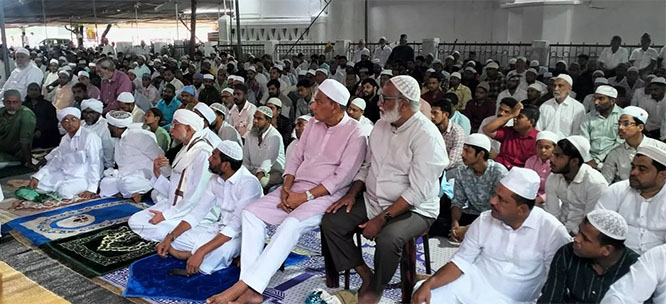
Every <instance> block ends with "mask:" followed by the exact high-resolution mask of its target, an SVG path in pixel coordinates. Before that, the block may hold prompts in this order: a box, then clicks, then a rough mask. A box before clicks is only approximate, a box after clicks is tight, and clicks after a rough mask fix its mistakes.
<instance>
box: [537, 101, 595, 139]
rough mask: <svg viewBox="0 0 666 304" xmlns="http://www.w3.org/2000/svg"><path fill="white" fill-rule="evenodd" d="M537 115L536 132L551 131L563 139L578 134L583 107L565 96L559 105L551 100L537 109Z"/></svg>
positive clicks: (583, 113) (583, 112)
mask: <svg viewBox="0 0 666 304" xmlns="http://www.w3.org/2000/svg"><path fill="white" fill-rule="evenodd" d="M539 113H540V114H539V121H538V122H537V125H536V128H537V130H540V131H551V132H553V133H556V134H557V135H559V136H560V137H561V138H564V137H567V136H569V135H578V134H579V133H580V124H581V123H582V121H583V117H584V116H585V107H583V105H582V104H581V103H580V102H578V101H577V100H575V99H573V98H571V96H567V98H566V99H565V100H564V101H563V102H562V103H561V104H558V103H557V101H555V98H551V99H549V100H548V101H546V102H544V103H543V104H542V105H541V107H539Z"/></svg>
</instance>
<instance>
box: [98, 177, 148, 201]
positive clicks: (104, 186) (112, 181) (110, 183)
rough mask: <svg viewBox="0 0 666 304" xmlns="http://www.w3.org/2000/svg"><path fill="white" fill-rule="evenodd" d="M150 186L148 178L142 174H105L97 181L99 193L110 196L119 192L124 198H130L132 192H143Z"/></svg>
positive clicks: (102, 195)
mask: <svg viewBox="0 0 666 304" xmlns="http://www.w3.org/2000/svg"><path fill="white" fill-rule="evenodd" d="M152 188H153V187H152V186H151V185H150V180H148V179H146V178H144V177H143V176H139V175H128V176H105V177H104V178H103V179H102V181H101V182H100V183H99V195H100V196H101V197H111V196H114V195H116V194H117V193H120V194H122V196H123V197H124V198H130V197H132V194H135V193H139V194H144V193H146V192H148V191H150V189H152Z"/></svg>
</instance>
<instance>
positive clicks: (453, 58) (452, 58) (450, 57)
mask: <svg viewBox="0 0 666 304" xmlns="http://www.w3.org/2000/svg"><path fill="white" fill-rule="evenodd" d="M446 59H451V60H456V58H455V57H453V56H451V55H449V56H446V58H444V60H446Z"/></svg>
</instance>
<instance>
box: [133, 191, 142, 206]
mask: <svg viewBox="0 0 666 304" xmlns="http://www.w3.org/2000/svg"><path fill="white" fill-rule="evenodd" d="M141 197H142V195H141V194H140V193H134V194H132V200H133V201H134V203H137V204H138V203H140V202H141Z"/></svg>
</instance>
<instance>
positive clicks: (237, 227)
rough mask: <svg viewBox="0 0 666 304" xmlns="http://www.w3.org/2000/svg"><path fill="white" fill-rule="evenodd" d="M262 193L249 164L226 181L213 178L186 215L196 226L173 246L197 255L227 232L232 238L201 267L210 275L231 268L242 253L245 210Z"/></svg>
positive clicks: (180, 237)
mask: <svg viewBox="0 0 666 304" xmlns="http://www.w3.org/2000/svg"><path fill="white" fill-rule="evenodd" d="M262 195H263V189H262V188H261V184H259V180H257V178H256V177H255V176H254V175H252V173H250V171H248V170H247V169H246V168H245V167H242V166H241V168H240V169H239V170H238V171H236V173H234V175H232V176H231V177H230V178H229V179H228V180H226V181H225V180H223V179H222V178H221V177H219V176H213V177H211V179H210V181H209V182H208V187H207V188H206V191H205V192H204V194H203V195H202V196H201V200H200V201H199V203H197V205H196V207H194V209H192V211H191V212H190V213H189V214H187V215H186V216H185V217H184V218H183V221H185V222H187V223H188V224H190V227H192V228H191V229H190V230H188V231H186V232H184V233H183V234H181V235H180V236H179V237H178V238H176V240H175V241H174V242H173V244H172V247H173V248H174V249H176V250H181V251H189V252H191V253H192V254H194V253H195V252H197V250H199V248H201V246H203V245H205V244H206V243H208V242H210V241H211V240H212V239H213V238H215V237H216V236H217V235H218V234H223V235H225V236H227V237H229V238H231V240H229V241H227V242H226V243H224V245H222V246H220V247H218V248H216V249H215V250H213V251H211V252H210V253H208V254H207V255H206V256H205V258H204V260H203V262H202V263H201V266H200V267H199V270H200V271H201V272H203V273H206V274H210V273H212V272H214V271H217V270H220V269H223V268H226V267H228V266H229V264H230V263H231V260H232V259H233V258H234V257H236V256H238V253H239V252H240V236H241V212H242V211H243V209H244V208H245V206H246V205H247V204H249V203H250V202H253V201H255V200H256V199H258V198H260V197H261V196H262Z"/></svg>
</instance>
